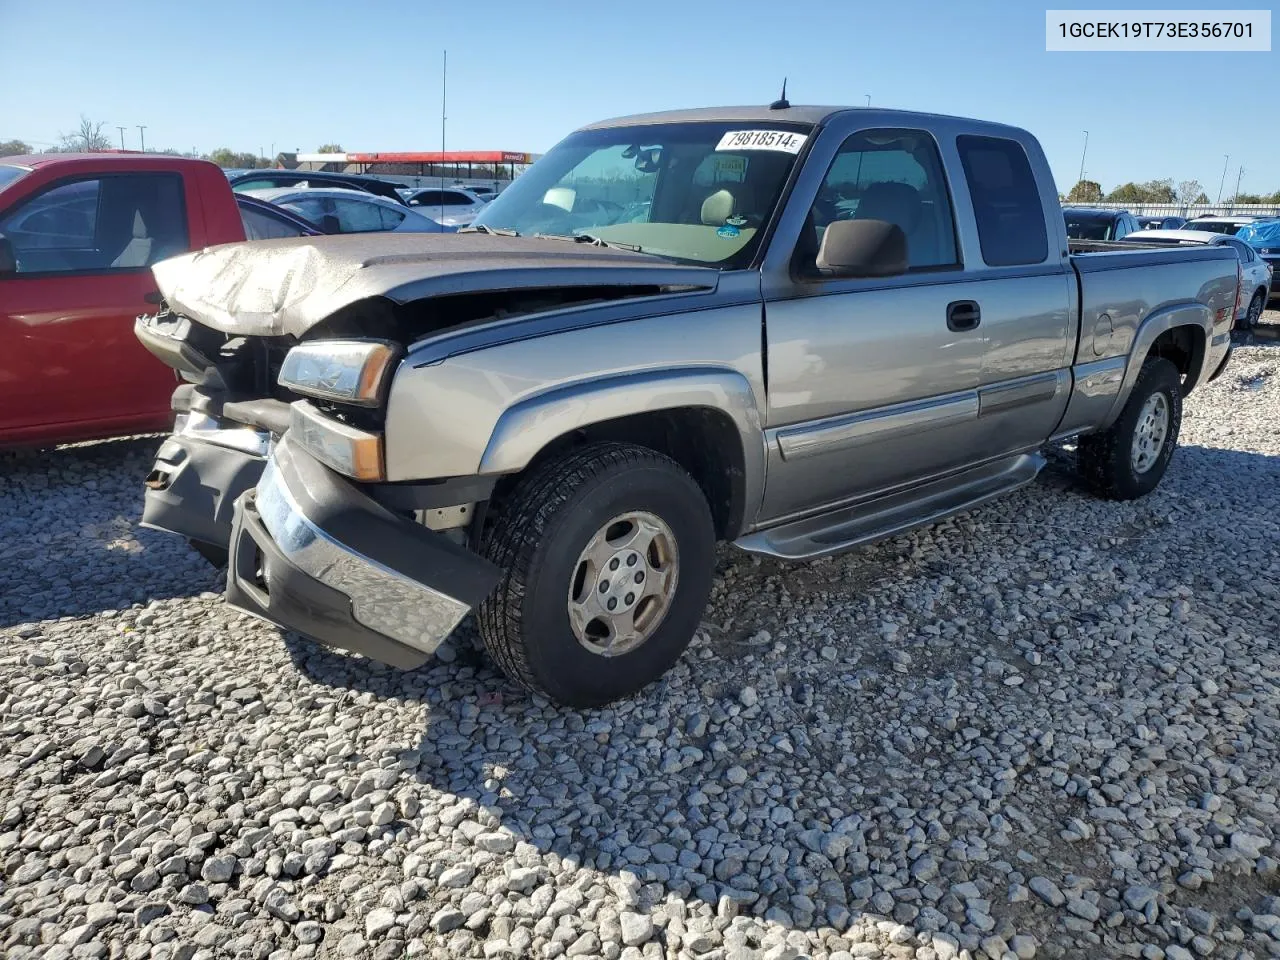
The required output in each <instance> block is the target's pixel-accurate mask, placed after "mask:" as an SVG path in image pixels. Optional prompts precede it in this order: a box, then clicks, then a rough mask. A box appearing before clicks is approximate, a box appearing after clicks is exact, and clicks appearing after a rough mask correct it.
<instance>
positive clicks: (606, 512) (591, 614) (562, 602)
mask: <svg viewBox="0 0 1280 960" xmlns="http://www.w3.org/2000/svg"><path fill="white" fill-rule="evenodd" d="M482 553H483V554H484V555H485V556H486V557H487V558H488V559H489V560H491V561H493V562H494V563H496V564H497V565H498V566H500V567H502V568H503V571H504V572H503V577H502V579H501V580H500V581H499V583H498V587H497V589H496V590H494V592H493V593H492V594H490V595H489V597H488V599H486V600H485V602H484V603H483V604H481V606H480V608H479V611H478V616H477V619H478V623H479V627H480V636H481V639H482V640H483V641H484V645H485V647H486V648H487V649H488V651H489V653H490V655H491V656H492V657H493V659H494V660H495V661H497V663H498V665H499V666H500V667H501V668H502V670H503V672H504V673H506V674H507V676H508V677H510V678H511V679H512V680H514V681H516V682H517V683H519V684H521V685H523V686H525V687H527V688H529V689H531V690H534V691H537V692H539V693H542V694H545V695H546V696H547V697H550V698H551V699H552V700H555V701H557V702H559V703H561V704H564V705H566V706H571V707H593V706H599V705H600V704H604V703H608V702H610V701H612V700H617V699H620V698H623V697H628V696H631V695H632V694H635V693H637V692H638V691H639V690H641V689H642V688H643V687H645V686H647V685H648V684H649V683H651V682H652V681H654V680H656V679H657V678H658V677H660V676H661V675H662V674H664V673H665V672H666V671H667V670H668V669H669V668H670V667H671V666H672V664H674V663H675V662H676V660H678V659H679V657H680V655H681V654H682V653H683V652H684V650H685V648H686V647H687V646H688V645H689V641H690V640H691V639H692V638H693V634H694V631H695V630H696V629H697V626H698V624H699V622H700V621H701V619H702V615H703V611H704V610H705V608H706V605H707V597H708V595H709V594H710V591H711V579H712V573H713V570H714V563H715V529H714V526H713V524H712V520H711V512H710V510H709V509H708V506H707V501H706V498H705V497H704V496H703V494H702V491H701V489H699V487H698V485H697V484H696V483H695V482H694V480H693V478H692V477H690V476H689V474H688V472H687V471H686V470H685V469H684V468H683V467H681V466H680V465H679V464H678V463H676V462H675V461H674V460H672V459H670V458H669V457H666V456H664V455H663V454H660V453H658V452H656V451H654V450H649V449H647V448H645V447H640V446H635V445H632V444H623V443H598V444H592V445H590V446H586V447H583V448H581V449H578V450H575V451H572V452H571V453H568V454H566V455H564V456H562V457H560V458H558V459H556V460H553V461H551V462H549V463H546V464H544V465H543V466H541V467H539V468H536V469H535V471H534V472H533V473H532V474H531V475H530V476H528V477H527V478H524V479H523V480H522V481H521V482H520V483H519V485H518V486H517V487H516V488H515V490H514V491H513V492H512V494H511V495H510V497H508V498H507V499H506V500H505V502H503V503H501V504H500V505H499V507H498V510H497V511H496V514H495V516H494V517H493V519H492V522H491V524H490V525H489V527H488V530H487V532H486V534H485V538H484V542H483V545H482Z"/></svg>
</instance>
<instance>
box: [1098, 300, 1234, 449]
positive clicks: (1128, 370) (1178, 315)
mask: <svg viewBox="0 0 1280 960" xmlns="http://www.w3.org/2000/svg"><path fill="white" fill-rule="evenodd" d="M1178 327H1195V328H1196V329H1197V330H1199V331H1200V335H1201V336H1202V337H1203V338H1204V343H1205V349H1204V350H1203V351H1202V352H1201V354H1200V367H1201V368H1203V367H1204V362H1205V358H1206V357H1207V356H1208V355H1209V350H1208V345H1209V341H1210V338H1211V337H1212V336H1213V314H1212V313H1211V312H1210V310H1209V308H1208V307H1206V306H1205V305H1204V304H1203V303H1200V302H1198V301H1187V302H1184V303H1175V304H1170V305H1169V306H1166V307H1161V308H1160V309H1159V310H1153V311H1152V312H1151V313H1150V314H1148V315H1147V317H1146V319H1144V320H1143V321H1142V323H1141V324H1139V325H1138V329H1137V332H1136V333H1134V335H1133V342H1132V343H1131V344H1130V346H1129V354H1128V362H1127V363H1126V364H1125V368H1124V379H1123V380H1122V381H1121V383H1120V390H1119V392H1117V393H1116V399H1115V403H1113V404H1112V406H1111V411H1110V412H1109V413H1108V414H1107V416H1106V417H1105V418H1104V420H1103V422H1102V423H1101V424H1099V425H1098V429H1100V430H1105V429H1106V428H1107V427H1109V426H1111V424H1112V423H1114V422H1115V420H1116V418H1117V417H1119V416H1120V411H1121V410H1123V409H1124V405H1125V404H1126V403H1128V402H1129V394H1130V393H1131V392H1132V391H1133V385H1134V384H1135V383H1136V382H1137V380H1138V374H1139V373H1141V372H1142V364H1143V362H1144V361H1145V360H1146V359H1147V354H1149V353H1150V352H1151V348H1152V346H1154V345H1155V342H1156V340H1158V339H1159V338H1160V336H1161V334H1164V333H1168V332H1169V331H1170V330H1174V329H1176V328H1178ZM1203 374H1204V370H1203V369H1195V370H1191V371H1190V372H1189V373H1188V374H1187V382H1188V383H1189V384H1191V385H1192V386H1194V385H1195V384H1197V383H1199V382H1200V381H1201V379H1202V378H1203Z"/></svg>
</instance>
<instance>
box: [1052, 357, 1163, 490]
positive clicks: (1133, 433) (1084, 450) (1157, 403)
mask: <svg viewBox="0 0 1280 960" xmlns="http://www.w3.org/2000/svg"><path fill="white" fill-rule="evenodd" d="M1181 425H1182V376H1181V375H1180V374H1179V373H1178V368H1177V367H1175V366H1174V365H1173V364H1172V363H1171V362H1169V361H1168V360H1165V359H1164V358H1162V357H1149V358H1148V359H1147V360H1146V362H1145V363H1143V365H1142V370H1141V371H1140V372H1139V373H1138V379H1137V380H1136V381H1135V382H1134V385H1133V392H1132V393H1130V394H1129V399H1128V401H1127V402H1126V403H1125V405H1124V409H1123V410H1121V411H1120V416H1119V417H1118V418H1117V419H1116V422H1115V423H1113V424H1112V425H1111V426H1110V427H1108V428H1107V429H1106V430H1103V431H1101V432H1099V433H1092V434H1089V435H1087V436H1084V437H1081V438H1080V444H1079V447H1078V450H1077V454H1076V456H1077V460H1078V465H1079V469H1080V475H1081V477H1082V478H1083V479H1084V481H1085V483H1086V484H1088V485H1089V487H1091V488H1092V489H1093V491H1094V492H1095V493H1096V494H1098V495H1099V496H1103V497H1106V498H1108V499H1110V500H1136V499H1137V498H1138V497H1141V496H1145V495H1146V494H1148V493H1150V492H1151V491H1152V490H1154V489H1155V488H1156V486H1157V485H1158V484H1159V483H1160V478H1161V477H1163V476H1164V472H1165V470H1167V469H1168V467H1169V460H1170V459H1171V458H1172V457H1173V451H1174V449H1175V448H1176V447H1177V445H1178V430H1179V428H1180V427H1181Z"/></svg>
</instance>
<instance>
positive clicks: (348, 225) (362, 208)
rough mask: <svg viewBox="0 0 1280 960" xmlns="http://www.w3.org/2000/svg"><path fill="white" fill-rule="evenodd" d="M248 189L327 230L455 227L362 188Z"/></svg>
mask: <svg viewBox="0 0 1280 960" xmlns="http://www.w3.org/2000/svg"><path fill="white" fill-rule="evenodd" d="M247 193H248V195H249V196H251V197H257V198H258V199H260V200H266V201H268V202H270V203H274V204H275V205H276V206H278V207H283V208H284V209H286V210H289V211H291V212H293V213H295V214H297V215H298V216H300V217H302V218H304V219H306V220H309V221H311V222H312V223H315V224H318V225H319V227H320V229H321V230H323V231H324V232H325V233H447V232H449V231H450V230H452V229H453V227H448V226H443V225H441V224H439V223H437V222H436V221H435V220H432V219H431V218H430V217H428V216H424V215H423V213H422V212H421V211H418V210H413V209H411V208H409V207H406V206H404V205H402V204H399V203H395V202H393V201H391V200H387V199H385V198H384V197H377V196H374V195H373V194H371V193H365V192H364V191H362V190H340V189H339V190H329V189H323V190H322V189H312V188H303V189H301V190H299V189H296V188H294V187H277V188H275V189H272V190H250V191H247Z"/></svg>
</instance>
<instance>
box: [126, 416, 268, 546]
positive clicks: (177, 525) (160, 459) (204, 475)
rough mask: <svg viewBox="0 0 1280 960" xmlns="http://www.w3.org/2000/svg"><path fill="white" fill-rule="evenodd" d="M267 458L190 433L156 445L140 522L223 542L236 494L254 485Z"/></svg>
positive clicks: (227, 536) (226, 538)
mask: <svg viewBox="0 0 1280 960" xmlns="http://www.w3.org/2000/svg"><path fill="white" fill-rule="evenodd" d="M266 463H267V462H266V460H265V459H263V458H262V457H255V456H253V455H252V454H249V453H244V452H242V451H240V450H233V449H231V448H230V447H221V446H217V445H215V444H212V443H205V442H204V441H202V440H196V439H193V438H191V437H183V436H172V437H170V438H169V439H168V440H166V441H165V442H164V443H163V444H161V446H160V450H159V452H158V453H157V454H156V463H155V466H154V468H153V469H152V473H151V478H150V479H149V480H148V482H147V490H146V495H145V498H144V500H143V507H142V525H143V526H144V527H150V528H152V529H154V530H164V531H167V532H169V533H176V534H178V535H179V536H183V537H189V538H191V539H193V540H202V541H204V542H205V543H211V544H214V545H215V546H219V547H225V546H227V544H228V543H229V542H230V540H231V526H232V519H233V511H234V507H235V501H236V498H237V497H239V496H240V495H241V494H242V493H244V492H245V491H246V490H250V489H252V488H253V487H254V486H256V485H257V483H258V479H259V478H260V477H261V476H262V471H263V469H264V468H265V467H266Z"/></svg>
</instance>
